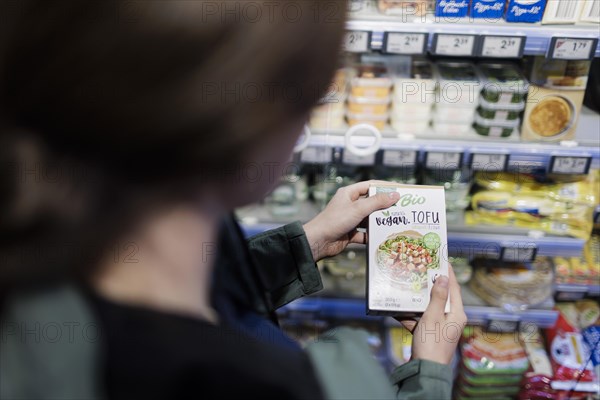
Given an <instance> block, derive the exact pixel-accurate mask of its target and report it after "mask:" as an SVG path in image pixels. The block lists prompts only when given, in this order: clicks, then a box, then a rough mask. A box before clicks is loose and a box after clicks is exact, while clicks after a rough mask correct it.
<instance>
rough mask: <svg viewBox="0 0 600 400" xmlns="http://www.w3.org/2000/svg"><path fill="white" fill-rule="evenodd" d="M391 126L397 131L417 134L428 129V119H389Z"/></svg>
mask: <svg viewBox="0 0 600 400" xmlns="http://www.w3.org/2000/svg"><path fill="white" fill-rule="evenodd" d="M391 125H392V128H394V130H395V131H397V132H398V133H408V134H411V135H418V134H420V133H423V132H425V131H427V129H429V119H428V118H427V119H412V120H411V119H396V118H392V119H391Z"/></svg>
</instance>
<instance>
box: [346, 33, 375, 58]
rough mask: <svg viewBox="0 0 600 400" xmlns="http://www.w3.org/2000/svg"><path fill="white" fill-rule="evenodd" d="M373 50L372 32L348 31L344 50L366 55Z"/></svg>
mask: <svg viewBox="0 0 600 400" xmlns="http://www.w3.org/2000/svg"><path fill="white" fill-rule="evenodd" d="M370 48H371V32H369V31H346V35H345V36H344V50H345V51H347V52H349V53H364V52H367V51H369V49H370Z"/></svg>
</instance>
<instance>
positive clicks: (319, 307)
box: [280, 297, 558, 328]
mask: <svg viewBox="0 0 600 400" xmlns="http://www.w3.org/2000/svg"><path fill="white" fill-rule="evenodd" d="M465 313H466V314H467V318H468V321H469V324H471V325H488V326H490V325H491V326H494V325H495V326H496V327H500V326H504V327H505V326H507V325H513V324H514V325H515V326H516V324H517V323H520V324H523V323H533V324H536V325H538V326H539V327H542V328H547V327H551V326H553V325H554V322H555V321H556V318H557V315H558V314H557V312H556V311H554V310H543V309H542V310H526V311H522V312H518V313H508V312H505V311H503V310H502V309H501V308H497V307H486V306H469V305H465ZM280 314H281V315H283V316H292V317H299V318H301V317H302V316H305V317H306V318H314V317H324V318H352V319H375V318H382V317H371V316H367V315H366V304H365V301H364V300H362V299H339V298H324V297H305V298H302V299H299V300H296V301H295V302H293V303H290V304H288V305H287V306H285V307H283V308H282V309H281V310H280Z"/></svg>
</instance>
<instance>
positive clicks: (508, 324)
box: [487, 314, 521, 332]
mask: <svg viewBox="0 0 600 400" xmlns="http://www.w3.org/2000/svg"><path fill="white" fill-rule="evenodd" d="M488 318H489V319H488V324H487V330H488V331H490V332H516V331H517V330H518V329H519V325H520V323H521V318H520V317H519V316H518V315H514V316H511V315H496V314H491V315H489V316H488Z"/></svg>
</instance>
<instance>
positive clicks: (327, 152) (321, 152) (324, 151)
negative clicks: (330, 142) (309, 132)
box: [300, 147, 332, 164]
mask: <svg viewBox="0 0 600 400" xmlns="http://www.w3.org/2000/svg"><path fill="white" fill-rule="evenodd" d="M331 153H332V151H331V148H329V147H307V148H306V149H304V150H303V151H302V154H300V162H303V163H307V164H327V163H330V162H331Z"/></svg>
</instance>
